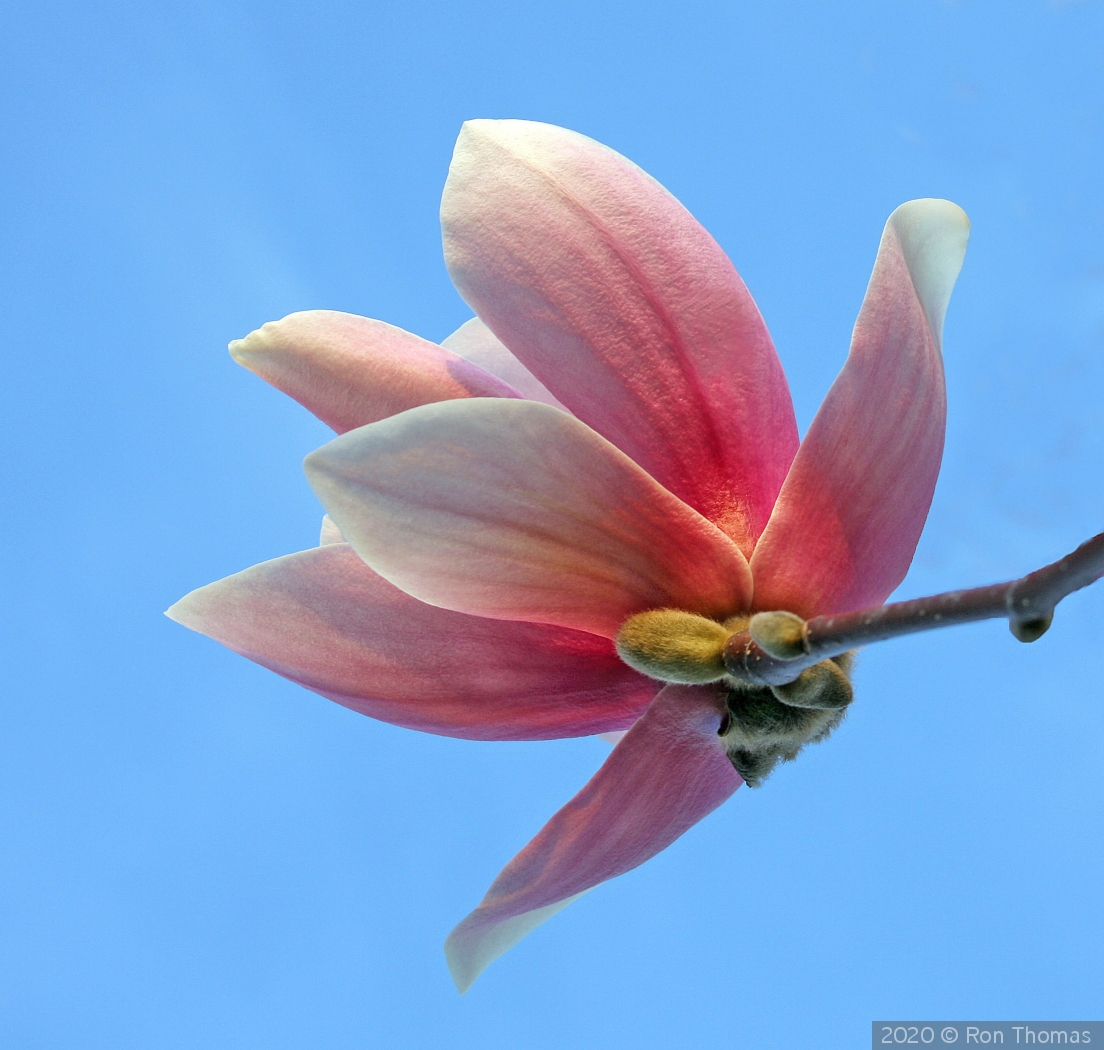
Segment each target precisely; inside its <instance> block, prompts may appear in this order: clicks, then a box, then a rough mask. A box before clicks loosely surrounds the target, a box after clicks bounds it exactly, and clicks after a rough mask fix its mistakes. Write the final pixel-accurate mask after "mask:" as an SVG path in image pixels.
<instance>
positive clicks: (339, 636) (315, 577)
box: [167, 544, 660, 740]
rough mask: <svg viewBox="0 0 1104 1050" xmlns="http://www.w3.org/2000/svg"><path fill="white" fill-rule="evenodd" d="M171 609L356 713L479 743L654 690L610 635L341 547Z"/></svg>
mask: <svg viewBox="0 0 1104 1050" xmlns="http://www.w3.org/2000/svg"><path fill="white" fill-rule="evenodd" d="M167 615H168V616H170V617H171V618H172V619H174V620H176V621H178V622H179V623H182V624H184V626H185V627H190V628H191V629H192V630H193V631H199V632H200V633H202V634H206V635H208V636H209V637H211V638H214V639H215V640H216V641H219V642H221V643H222V644H223V645H225V646H228V647H229V648H231V649H233V650H234V651H235V652H238V653H241V654H242V655H243V656H247V657H249V659H251V660H255V661H256V662H257V663H259V664H262V665H263V666H265V667H267V668H269V669H271V670H273V671H276V672H277V673H278V674H281V675H283V676H284V677H285V678H290V679H291V680H292V681H294V682H298V683H299V684H300V685H304V686H306V687H307V688H308V689H313V690H314V691H315V692H316V693H321V694H322V695H323V696H327V697H329V698H330V699H331V700H336V701H337V702H338V703H339V704H344V705H345V706H346V707H351V708H352V709H353V710H354V711H359V712H361V713H362V714H365V715H369V716H370V717H372V718H378V719H380V720H381V721H384V722H391V723H393V724H395V725H400V726H406V727H407V728H408V729H418V730H421V731H422V732H426V733H441V734H443V735H445V736H457V737H465V738H467V739H471V740H546V739H553V738H558V737H566V736H586V735H589V734H592V733H599V732H607V731H611V730H617V729H624V728H627V727H628V726H629V725H631V724H632V721H633V719H634V718H636V717H638V715H639V714H640V712H641V711H642V710H643V709H644V708H645V707H646V706H647V704H648V702H649V701H650V700H651V698H652V697H653V696H654V695H655V694H656V692H657V690H658V689H659V688H660V684H659V683H658V682H654V681H651V680H650V679H647V678H644V677H643V676H642V675H639V674H637V673H636V672H635V671H632V670H630V669H629V668H628V667H626V666H625V665H624V664H623V663H621V661H620V660H619V659H618V658H617V655H616V653H615V652H614V650H613V646H612V645H611V644H610V643H609V641H607V640H606V639H605V638H598V637H596V636H595V635H592V634H583V633H582V632H579V631H568V630H564V629H563V628H559V627H548V626H546V625H543V624H532V623H514V622H508V621H503V620H485V619H483V618H481V617H478V616H465V615H464V614H463V613H455V612H448V611H446V610H444V609H436V608H434V607H433V606H431V605H425V604H423V603H422V602H419V601H417V600H416V599H414V598H411V597H410V596H409V595H406V594H403V592H402V591H400V590H398V589H397V588H395V587H392V586H391V584H389V583H387V582H386V581H385V580H382V579H381V578H380V577H379V576H377V575H376V574H375V573H374V572H372V570H371V569H369V568H368V566H367V565H365V564H364V562H362V561H361V560H360V559H359V558H358V557H357V556H356V554H355V553H354V552H353V550H352V548H351V547H349V546H348V545H347V544H330V545H328V546H325V547H316V548H314V549H313V550H308V551H302V552H301V553H299V554H289V555H288V556H287V557H284V558H277V559H276V560H275V561H268V562H264V563H263V564H261V565H254V566H253V567H252V568H251V569H246V570H245V572H239V573H237V574H236V575H235V576H228V577H227V578H226V579H224V580H219V581H218V582H217V583H212V584H209V585H208V586H206V587H201V588H199V590H196V591H192V593H191V594H189V595H187V596H186V597H184V598H182V599H181V600H180V601H179V602H177V603H176V605H174V606H173V607H172V608H171V609H170V610H169V611H168V613H167Z"/></svg>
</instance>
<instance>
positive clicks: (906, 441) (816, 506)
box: [751, 200, 970, 616]
mask: <svg viewBox="0 0 1104 1050" xmlns="http://www.w3.org/2000/svg"><path fill="white" fill-rule="evenodd" d="M969 229H970V224H969V221H968V220H967V218H966V215H965V213H964V212H963V211H962V209H961V208H959V207H958V206H957V205H955V204H952V203H951V202H950V201H944V200H917V201H910V202H909V203H907V204H902V205H901V207H900V208H898V209H897V210H896V211H895V212H894V213H893V214H892V215H891V216H890V217H889V221H888V222H887V223H886V227H885V232H884V233H883V235H882V243H881V247H880V248H879V250H878V258H877V261H876V262H875V264H874V273H873V275H872V276H871V278H870V285H869V287H868V288H867V292H866V298H865V299H864V300H863V305H862V310H861V311H860V313H859V319H858V322H857V323H856V325H855V334H854V336H853V338H852V341H851V353H850V355H849V356H848V358H847V363H846V364H845V365H844V367H843V371H842V372H840V374H839V377H838V378H837V379H836V381H835V383H834V384H833V386H832V389H831V390H830V391H829V392H828V396H827V397H826V398H825V399H824V404H823V405H821V407H820V411H819V412H818V413H817V416H816V419H814V420H813V425H812V426H811V427H810V428H809V433H808V434H807V435H806V436H805V440H804V441H803V442H802V445H801V450H800V451H799V452H798V454H797V458H796V459H795V460H794V465H793V468H792V469H791V470H790V474H789V477H787V479H786V484H785V486H784V487H783V489H782V494H781V495H780V496H779V498H778V505H777V506H776V507H775V511H774V514H773V515H772V517H771V520H770V524H769V525H768V526H767V528H766V531H765V532H764V533H763V537H762V539H761V540H760V541H759V545H758V546H757V547H756V548H755V554H754V557H753V558H752V562H751V565H752V572H753V574H754V576H755V607H756V608H757V609H764V610H766V609H788V610H790V611H791V612H795V613H798V614H799V615H801V616H813V615H817V614H822V613H835V612H848V611H853V610H858V609H863V608H866V607H868V606H872V605H879V604H881V603H882V602H883V601H885V599H886V598H887V597H888V596H889V594H890V592H892V591H893V589H894V588H895V587H896V586H897V585H898V584H899V583H900V582H901V580H902V579H904V576H905V573H906V572H907V571H908V567H909V564H910V562H911V561H912V555H913V553H914V551H915V550H916V543H917V541H918V540H919V539H920V532H921V530H922V529H923V528H924V520H925V519H926V518H927V514H928V507H929V506H930V505H931V498H932V493H933V491H934V490H935V480H936V477H937V475H938V474H939V463H940V459H941V458H942V455H943V430H944V421H945V419H946V394H945V391H944V385H943V361H942V357H941V354H940V348H941V345H942V332H943V315H944V313H945V312H946V309H947V302H948V300H949V299H950V296H951V289H952V288H953V287H954V282H955V278H956V277H957V276H958V271H959V269H960V268H961V266H962V259H963V256H964V254H965V251H966V240H967V237H968V236H969Z"/></svg>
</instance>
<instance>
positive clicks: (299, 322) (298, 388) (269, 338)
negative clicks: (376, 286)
mask: <svg viewBox="0 0 1104 1050" xmlns="http://www.w3.org/2000/svg"><path fill="white" fill-rule="evenodd" d="M230 353H231V354H232V355H233V357H234V360H235V361H237V362H238V364H240V365H244V366H245V367H246V368H248V369H250V370H251V371H253V372H256V373H257V375H259V376H260V377H261V378H262V379H264V380H266V381H267V382H269V383H271V384H272V385H273V386H274V387H276V388H277V389H279V390H282V391H283V392H284V393H285V394H288V395H289V396H291V397H293V398H295V400H296V401H298V402H299V403H300V404H301V405H303V406H304V407H305V408H307V409H309V410H310V411H311V412H313V413H314V414H315V415H316V416H317V417H318V418H319V419H321V420H322V422H323V423H325V424H326V425H327V426H330V427H333V429H334V430H336V431H337V432H338V433H339V434H343V433H344V432H345V431H346V430H352V429H354V428H355V427H362V426H364V425H365V424H366V423H374V422H375V421H376V420H377V419H384V418H386V417H387V416H392V415H394V414H395V413H396V412H404V411H406V409H408V408H414V407H415V406H416V405H426V404H430V403H431V402H434V401H448V400H451V399H452V398H457V397H518V396H519V395H518V393H517V391H516V390H514V389H513V388H512V387H510V386H508V385H507V384H506V383H503V382H502V380H501V379H497V378H496V377H495V376H492V375H490V374H489V373H487V372H485V371H484V370H483V369H482V368H479V367H478V366H477V365H473V364H471V363H470V362H469V361H465V360H464V359H463V358H462V357H459V356H458V355H457V354H453V353H450V352H449V351H448V350H443V349H442V348H441V347H439V346H437V345H436V344H435V343H430V342H428V341H427V340H425V339H420V338H419V337H418V336H416V335H411V334H410V332H404V331H403V330H402V329H401V328H396V327H394V325H389V324H384V322H383V321H373V320H371V319H370V318H367V317H357V316H356V315H355V314H343V313H338V312H337V311H336V310H307V311H305V312H303V313H297V314H288V316H287V317H285V318H284V319H283V320H282V321H269V323H268V324H266V325H263V326H262V327H261V328H258V329H257V330H256V331H255V332H250V333H249V335H247V336H246V337H245V338H244V339H238V340H236V341H235V342H233V343H231V344H230Z"/></svg>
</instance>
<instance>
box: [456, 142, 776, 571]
mask: <svg viewBox="0 0 1104 1050" xmlns="http://www.w3.org/2000/svg"><path fill="white" fill-rule="evenodd" d="M441 223H442V228H443V232H444V243H445V261H446V263H447V265H448V268H449V272H450V274H451V275H452V279H453V281H454V282H455V283H456V286H457V288H458V289H459V290H460V294H461V295H463V296H464V298H465V299H466V300H467V301H468V303H469V304H470V305H471V306H472V308H473V309H474V310H475V311H476V312H477V313H478V314H479V316H480V317H481V318H482V319H483V320H484V321H486V322H487V324H488V325H489V326H490V328H491V330H492V331H493V332H494V333H495V334H496V335H497V336H498V337H499V338H500V339H501V340H502V341H503V342H504V343H505V344H506V346H508V347H509V348H510V350H511V351H512V352H513V353H514V354H515V355H516V356H517V357H518V358H519V359H520V360H521V362H522V364H524V365H525V366H526V368H528V369H529V370H530V371H531V372H532V373H533V374H534V375H535V376H536V377H537V378H538V379H539V380H540V381H541V382H542V383H543V384H544V385H545V386H546V387H547V388H548V389H549V390H550V391H551V392H552V393H553V394H554V395H555V396H556V397H557V398H559V399H560V401H562V402H563V404H564V405H566V406H567V408H568V409H569V410H570V411H571V412H573V413H574V414H575V415H576V416H578V417H579V418H580V419H582V420H584V421H585V422H586V423H588V424H589V425H590V426H592V427H593V428H594V429H595V430H597V431H598V432H599V433H600V434H602V435H603V436H604V437H606V438H607V439H609V440H610V441H612V442H613V443H614V444H615V445H617V447H618V448H620V449H621V450H622V451H623V452H625V453H626V454H628V455H629V456H630V457H631V458H632V459H633V460H635V461H636V462H637V463H638V464H640V466H642V467H643V468H644V469H645V470H647V471H648V473H650V474H651V475H652V477H654V478H655V479H656V480H657V481H659V483H660V484H662V485H663V486H665V487H666V488H667V489H669V490H670V491H671V492H673V493H674V494H675V495H676V496H678V497H679V498H680V499H682V500H683V501H685V502H686V503H688V504H689V505H690V506H692V507H694V508H695V509H696V510H698V511H699V512H701V513H702V514H704V515H705V516H706V517H708V518H709V519H710V520H711V521H713V522H715V523H716V524H717V525H719V526H720V527H721V528H722V529H724V531H726V532H727V533H728V534H729V535H731V536H732V537H733V538H734V539H736V540H737V542H738V543H740V545H741V547H742V548H743V549H744V550H745V552H750V549H751V545H752V543H753V542H754V540H755V538H757V537H758V535H759V534H760V532H761V531H762V529H763V527H764V526H765V524H766V522H767V518H768V516H769V515H770V511H771V507H772V506H773V505H774V500H775V497H776V496H777V494H778V491H779V489H780V487H781V485H782V481H783V479H784V478H785V476H786V470H787V469H788V467H789V465H790V462H791V460H792V459H793V455H794V452H795V451H796V449H797V427H796V424H795V422H794V415H793V408H792V405H791V402H790V394H789V388H788V387H787V385H786V379H785V376H784V375H783V373H782V368H781V365H780V364H779V362H778V358H777V356H776V354H775V352H774V347H773V345H772V344H771V340H770V336H769V335H768V334H767V330H766V326H765V325H764V324H763V320H762V318H761V317H760V315H759V311H758V309H757V307H756V306H755V303H754V301H753V300H752V298H751V295H750V294H749V293H748V291H747V288H746V287H745V286H744V283H743V281H741V279H740V277H739V275H738V274H737V273H736V270H735V268H734V267H733V265H732V263H731V262H729V260H728V257H727V256H726V255H725V254H724V252H723V251H722V250H721V248H720V247H719V246H718V245H717V243H716V242H715V241H714V240H713V238H712V237H710V236H709V234H708V233H707V232H706V231H705V230H704V229H703V228H702V227H701V226H700V225H699V223H698V222H697V221H696V220H695V219H694V218H693V216H691V215H690V213H689V212H688V211H687V210H686V209H685V208H684V207H683V206H682V205H681V204H679V202H678V201H677V200H675V198H674V197H672V196H671V195H670V194H669V193H668V192H667V191H666V190H665V189H664V188H663V187H662V186H660V185H659V183H658V182H656V181H655V180H654V179H652V178H651V177H650V176H649V175H647V174H646V173H644V172H643V171H641V170H640V169H639V168H638V167H636V165H634V164H632V163H631V162H629V161H628V160H626V159H625V158H624V157H622V156H620V155H619V154H617V153H615V152H614V151H613V150H611V149H608V148H606V147H605V146H602V145H600V144H599V143H597V142H594V141H593V140H591V139H588V138H586V137H584V136H582V135H578V134H576V133H575V132H572V131H566V130H564V129H563V128H557V127H553V126H551V125H548V124H538V123H533V122H529V121H521V120H500V121H494V120H475V121H469V122H468V123H467V124H465V125H464V127H463V130H462V131H461V132H460V138H459V140H458V141H457V144H456V151H455V153H454V155H453V160H452V165H451V167H450V169H449V177H448V181H447V182H446V184H445V191H444V197H443V199H442V202H441Z"/></svg>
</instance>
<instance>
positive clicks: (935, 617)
mask: <svg viewBox="0 0 1104 1050" xmlns="http://www.w3.org/2000/svg"><path fill="white" fill-rule="evenodd" d="M1101 576H1104V532H1102V533H1100V534H1099V535H1097V536H1094V537H1093V538H1092V539H1091V540H1088V541H1087V542H1085V543H1082V544H1081V546H1080V547H1078V548H1077V550H1075V551H1073V552H1072V553H1070V554H1067V555H1066V556H1065V557H1064V558H1060V559H1059V560H1058V561H1056V562H1053V563H1052V564H1050V565H1046V566H1044V567H1043V568H1041V569H1038V570H1036V571H1035V572H1032V573H1028V574H1027V575H1026V576H1021V577H1020V578H1019V579H1018V580H1010V581H1009V582H1007V583H994V584H991V585H990V586H988V587H972V588H970V589H969V590H964V591H946V592H945V593H943V594H935V595H932V596H931V597H930V598H914V599H913V600H912V601H907V602H893V603H892V604H890V605H882V606H879V607H877V608H875V609H865V610H863V611H862V612H853V613H843V614H841V615H839V616H815V617H813V619H811V620H801V619H800V618H799V617H796V616H794V615H793V614H792V613H776V612H768V613H758V614H757V615H756V616H754V617H752V620H751V623H750V624H749V626H748V629H747V630H745V631H740V632H739V633H738V634H734V635H732V637H731V638H729V639H728V642H727V643H726V645H725V651H724V663H725V668H726V670H727V671H728V673H729V674H730V675H731V676H732V677H734V678H737V679H739V680H741V681H745V682H748V683H749V684H752V685H785V684H786V683H787V682H792V681H794V680H795V679H796V678H797V676H798V675H799V674H801V672H802V671H803V670H804V669H805V668H806V667H811V666H813V665H814V664H817V663H820V661H822V660H827V659H828V658H829V657H832V656H839V655H840V654H841V653H845V652H847V651H848V650H850V649H854V648H856V647H857V646H860V645H869V644H870V643H871V642H882V641H885V640H886V639H888V638H896V637H898V636H900V635H903V634H913V633H915V632H916V631H930V630H933V629H934V628H936V627H950V626H953V625H954V624H959V623H972V622H973V621H975V620H991V619H996V618H997V617H1004V618H1005V619H1007V620H1008V626H1009V628H1010V629H1011V631H1012V633H1013V634H1014V635H1015V636H1016V637H1017V638H1018V639H1019V640H1020V641H1021V642H1033V641H1035V639H1036V638H1039V637H1040V636H1041V635H1042V634H1043V633H1044V632H1045V631H1046V629H1047V628H1048V627H1049V626H1050V621H1051V619H1052V618H1053V615H1054V607H1055V606H1056V605H1057V604H1058V603H1059V602H1060V601H1061V600H1062V599H1063V598H1064V597H1065V596H1066V595H1067V594H1072V593H1073V592H1074V591H1078V590H1080V589H1081V588H1082V587H1087V586H1088V585H1089V584H1090V583H1092V582H1093V581H1094V580H1097V579H1099V578H1100V577H1101Z"/></svg>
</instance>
